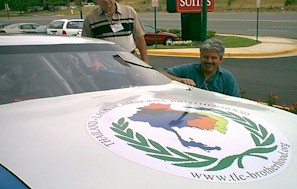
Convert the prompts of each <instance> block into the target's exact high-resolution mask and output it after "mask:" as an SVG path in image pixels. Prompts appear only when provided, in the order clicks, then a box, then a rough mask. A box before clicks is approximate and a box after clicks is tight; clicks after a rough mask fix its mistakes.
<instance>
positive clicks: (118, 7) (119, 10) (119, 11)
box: [98, 2, 122, 15]
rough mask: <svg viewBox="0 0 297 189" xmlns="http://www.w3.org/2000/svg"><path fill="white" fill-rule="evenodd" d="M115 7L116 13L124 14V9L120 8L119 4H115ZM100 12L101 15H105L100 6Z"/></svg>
mask: <svg viewBox="0 0 297 189" xmlns="http://www.w3.org/2000/svg"><path fill="white" fill-rule="evenodd" d="M115 5H116V13H119V14H122V9H121V7H120V6H119V4H118V2H115ZM98 12H99V15H100V14H104V12H103V10H102V8H101V7H100V6H99V10H98Z"/></svg>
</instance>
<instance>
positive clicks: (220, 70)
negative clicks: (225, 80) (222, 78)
mask: <svg viewBox="0 0 297 189" xmlns="http://www.w3.org/2000/svg"><path fill="white" fill-rule="evenodd" d="M197 70H198V71H199V72H201V73H202V68H201V63H198V64H197ZM218 73H219V74H223V72H222V68H221V67H220V66H219V69H218V70H217V72H216V73H215V74H218Z"/></svg>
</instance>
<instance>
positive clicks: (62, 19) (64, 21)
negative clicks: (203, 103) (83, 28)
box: [53, 18, 84, 22]
mask: <svg viewBox="0 0 297 189" xmlns="http://www.w3.org/2000/svg"><path fill="white" fill-rule="evenodd" d="M56 21H64V22H65V21H84V19H66V18H65V19H57V20H53V22H56Z"/></svg>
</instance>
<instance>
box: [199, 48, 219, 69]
mask: <svg viewBox="0 0 297 189" xmlns="http://www.w3.org/2000/svg"><path fill="white" fill-rule="evenodd" d="M200 62H201V68H202V71H203V73H205V74H214V73H215V72H216V71H217V70H218V69H219V66H220V65H221V64H222V59H221V57H220V54H219V53H218V52H217V51H215V50H204V51H203V52H202V54H201V55H200Z"/></svg>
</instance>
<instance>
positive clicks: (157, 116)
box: [129, 107, 221, 151]
mask: <svg viewBox="0 0 297 189" xmlns="http://www.w3.org/2000/svg"><path fill="white" fill-rule="evenodd" d="M139 109H140V110H139V111H138V112H137V113H136V114H134V115H132V116H131V117H129V119H130V120H132V121H141V122H148V123H149V124H150V125H151V126H152V127H155V128H162V129H165V130H167V131H169V132H172V133H174V134H175V135H176V136H177V138H178V140H179V141H180V143H181V145H183V146H184V147H188V148H189V147H197V148H201V149H203V150H205V151H211V150H221V147H219V146H208V145H206V144H203V143H201V142H196V141H194V140H193V139H190V141H187V140H185V139H183V138H182V136H181V135H179V133H177V132H176V131H175V130H174V129H173V128H174V127H175V128H176V127H177V128H182V127H193V126H190V125H188V121H191V120H197V119H199V118H202V117H207V118H208V119H212V118H209V117H208V116H206V115H202V114H198V113H188V112H183V111H175V110H172V109H164V108H160V109H156V108H153V109H152V108H149V107H143V108H139ZM197 129H198V128H197Z"/></svg>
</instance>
